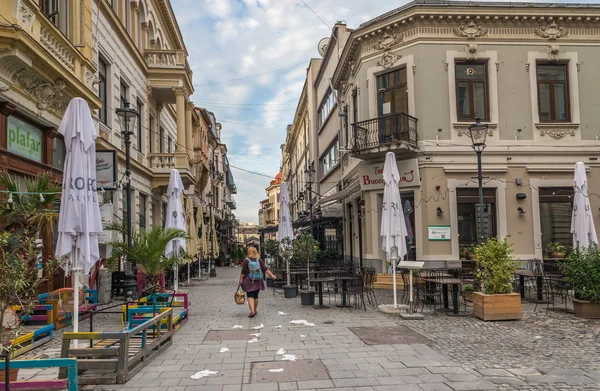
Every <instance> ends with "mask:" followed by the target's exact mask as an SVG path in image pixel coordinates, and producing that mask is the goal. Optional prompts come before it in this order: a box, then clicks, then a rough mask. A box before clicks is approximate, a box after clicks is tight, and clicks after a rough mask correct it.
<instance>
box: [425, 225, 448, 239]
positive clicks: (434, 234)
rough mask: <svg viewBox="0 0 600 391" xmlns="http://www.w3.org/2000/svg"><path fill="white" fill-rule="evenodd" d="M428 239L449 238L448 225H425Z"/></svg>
mask: <svg viewBox="0 0 600 391" xmlns="http://www.w3.org/2000/svg"><path fill="white" fill-rule="evenodd" d="M427 231H428V237H429V240H450V239H451V237H450V226H449V225H430V226H428V227H427Z"/></svg>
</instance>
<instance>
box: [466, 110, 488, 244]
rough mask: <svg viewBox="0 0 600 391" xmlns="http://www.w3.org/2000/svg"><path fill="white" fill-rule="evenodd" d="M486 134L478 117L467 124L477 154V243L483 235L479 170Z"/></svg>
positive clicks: (481, 174)
mask: <svg viewBox="0 0 600 391" xmlns="http://www.w3.org/2000/svg"><path fill="white" fill-rule="evenodd" d="M487 134H488V125H487V124H483V123H481V119H480V118H476V119H475V123H474V124H473V125H471V126H469V136H470V137H471V143H472V145H471V146H472V147H473V150H474V151H475V153H476V154H477V181H478V183H479V238H478V239H479V240H478V241H477V243H482V242H483V238H484V237H485V230H484V227H483V224H484V219H483V213H484V208H483V173H482V171H481V154H482V152H483V150H484V149H485V139H486V137H487Z"/></svg>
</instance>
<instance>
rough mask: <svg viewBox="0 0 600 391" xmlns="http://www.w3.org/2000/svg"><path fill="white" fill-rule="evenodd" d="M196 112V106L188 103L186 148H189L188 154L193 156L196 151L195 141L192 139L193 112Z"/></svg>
mask: <svg viewBox="0 0 600 391" xmlns="http://www.w3.org/2000/svg"><path fill="white" fill-rule="evenodd" d="M193 110H194V104H193V103H192V102H187V103H186V104H185V147H186V148H187V151H186V152H187V154H188V155H192V150H193V149H194V140H193V138H192V111H193Z"/></svg>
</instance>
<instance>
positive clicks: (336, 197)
mask: <svg viewBox="0 0 600 391" xmlns="http://www.w3.org/2000/svg"><path fill="white" fill-rule="evenodd" d="M358 190H360V182H359V179H358V178H356V179H355V180H354V181H352V182H350V184H349V185H348V186H346V187H345V188H344V189H343V190H341V191H338V192H337V193H335V194H332V195H330V196H327V197H321V199H320V200H319V205H320V206H321V207H323V206H326V205H329V204H332V203H334V202H338V201H343V199H344V198H346V197H347V196H349V195H351V194H352V193H354V192H355V191H358Z"/></svg>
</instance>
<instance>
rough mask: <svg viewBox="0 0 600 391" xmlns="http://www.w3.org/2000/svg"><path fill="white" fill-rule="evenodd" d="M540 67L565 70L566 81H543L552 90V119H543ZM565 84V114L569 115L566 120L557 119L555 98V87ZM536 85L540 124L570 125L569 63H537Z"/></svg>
mask: <svg viewBox="0 0 600 391" xmlns="http://www.w3.org/2000/svg"><path fill="white" fill-rule="evenodd" d="M540 66H546V67H548V66H553V67H556V66H561V67H563V68H564V70H565V80H564V81H558V80H551V81H549V80H542V81H541V84H547V85H549V86H550V87H551V88H550V117H551V118H550V119H549V120H547V119H542V105H541V96H540V79H539V67H540ZM561 83H563V84H564V86H565V92H564V101H565V113H566V114H567V116H566V119H556V112H555V104H556V99H555V96H554V86H555V85H556V84H561ZM535 84H536V88H537V94H536V97H537V103H538V119H539V121H540V123H557V122H560V123H570V122H571V100H570V99H571V95H570V85H569V63H568V62H548V61H536V63H535Z"/></svg>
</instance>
